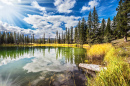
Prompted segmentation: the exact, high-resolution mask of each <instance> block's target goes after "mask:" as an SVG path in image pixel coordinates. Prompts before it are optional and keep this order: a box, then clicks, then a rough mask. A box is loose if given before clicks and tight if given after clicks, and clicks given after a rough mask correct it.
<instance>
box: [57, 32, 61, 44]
mask: <svg viewBox="0 0 130 86" xmlns="http://www.w3.org/2000/svg"><path fill="white" fill-rule="evenodd" d="M58 43H59V44H60V43H61V38H60V33H59V38H58Z"/></svg>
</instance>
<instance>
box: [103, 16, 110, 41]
mask: <svg viewBox="0 0 130 86" xmlns="http://www.w3.org/2000/svg"><path fill="white" fill-rule="evenodd" d="M111 33H112V31H111V20H110V18H108V21H107V26H106V29H105V39H104V40H105V42H110V41H111Z"/></svg>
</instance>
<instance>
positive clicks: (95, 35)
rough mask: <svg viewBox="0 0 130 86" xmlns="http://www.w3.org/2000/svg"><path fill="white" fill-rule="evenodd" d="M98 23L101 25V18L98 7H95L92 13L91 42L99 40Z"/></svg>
mask: <svg viewBox="0 0 130 86" xmlns="http://www.w3.org/2000/svg"><path fill="white" fill-rule="evenodd" d="M98 25H99V19H98V14H97V11H96V8H95V7H94V10H93V13H92V29H93V30H92V31H91V34H90V35H91V39H92V40H91V42H92V43H97V42H99V41H100V40H99V38H98V37H99V34H98V31H99V30H98V29H99V28H98Z"/></svg>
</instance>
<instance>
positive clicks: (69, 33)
mask: <svg viewBox="0 0 130 86" xmlns="http://www.w3.org/2000/svg"><path fill="white" fill-rule="evenodd" d="M116 10H117V15H116V16H114V18H113V20H112V21H111V20H110V18H108V20H107V22H106V21H105V19H104V18H103V19H102V22H101V23H99V18H98V13H97V11H96V8H95V7H94V9H93V12H91V11H90V12H89V15H88V20H87V22H86V20H85V19H84V18H83V19H82V20H81V21H79V23H78V24H77V26H76V27H75V28H74V29H73V27H71V28H70V29H69V28H66V32H65V33H63V32H62V34H60V33H58V31H56V37H55V39H52V38H50V37H49V38H48V39H46V38H45V33H43V34H44V35H43V38H40V39H35V38H34V35H32V36H31V37H29V36H28V35H26V36H25V35H24V34H19V33H15V32H13V33H12V32H0V44H4V43H5V44H8V43H11V44H13V43H18V44H19V43H23V44H24V43H43V44H45V43H59V44H60V43H67V44H72V43H78V44H86V43H105V42H111V41H112V40H114V39H118V38H122V37H124V41H127V37H128V36H129V33H130V1H129V0H120V1H119V5H118V7H117V9H116ZM128 32H129V33H128Z"/></svg>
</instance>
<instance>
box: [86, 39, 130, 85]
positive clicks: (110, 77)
mask: <svg viewBox="0 0 130 86" xmlns="http://www.w3.org/2000/svg"><path fill="white" fill-rule="evenodd" d="M115 42H116V43H115ZM121 42H122V43H121ZM129 43H130V41H129V39H128V42H127V43H124V42H123V40H122V39H120V40H115V41H112V44H113V46H112V44H100V45H93V46H92V47H91V48H90V50H88V57H91V58H99V57H100V56H101V58H104V60H103V61H104V63H106V66H107V70H102V71H101V72H99V73H97V74H96V77H94V78H92V79H88V83H87V84H88V85H89V86H130V64H129V63H128V58H129V56H130V55H129V54H130V53H128V52H130V50H129V48H130V47H129V46H130V45H129ZM105 47H106V48H105ZM100 48H101V49H100ZM96 49H99V50H96ZM95 50H96V51H95ZM94 51H95V52H94Z"/></svg>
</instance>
